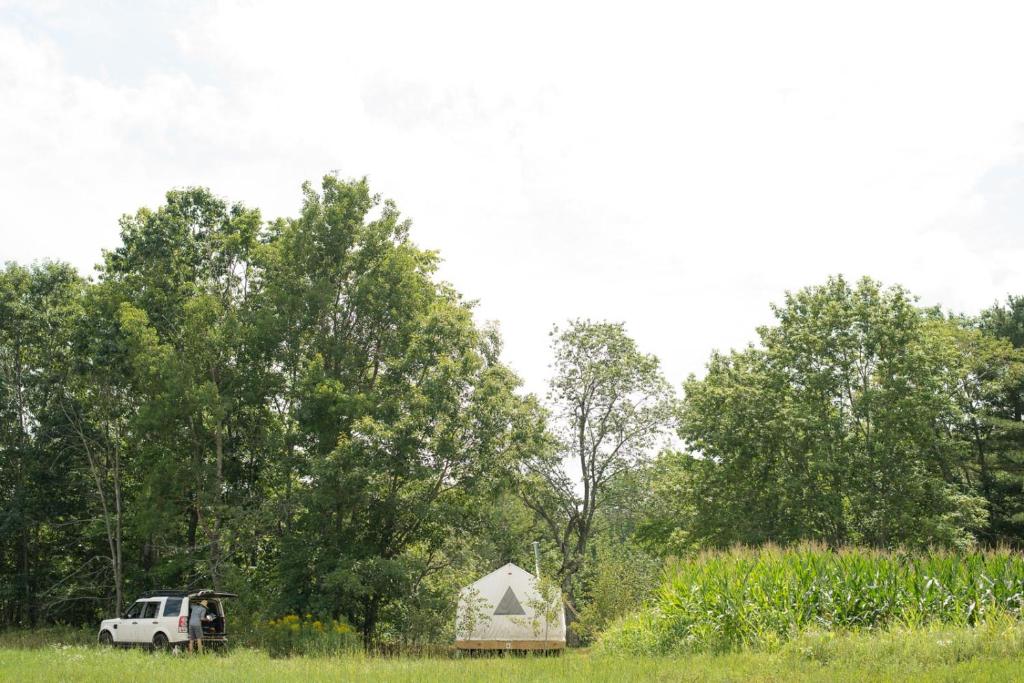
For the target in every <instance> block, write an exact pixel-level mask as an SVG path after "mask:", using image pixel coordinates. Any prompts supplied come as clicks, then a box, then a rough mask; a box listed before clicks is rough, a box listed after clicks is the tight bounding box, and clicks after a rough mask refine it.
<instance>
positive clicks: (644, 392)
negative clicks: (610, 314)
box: [519, 320, 674, 623]
mask: <svg viewBox="0 0 1024 683" xmlns="http://www.w3.org/2000/svg"><path fill="white" fill-rule="evenodd" d="M552 336H553V339H554V341H553V344H552V349H553V351H554V356H555V363H554V369H555V375H554V377H553V378H552V379H551V383H550V391H549V393H548V400H549V401H550V403H551V405H552V414H553V415H552V416H553V420H554V424H555V427H554V430H553V434H552V437H553V440H552V442H551V443H550V444H549V447H548V448H542V449H538V451H536V452H535V453H534V457H532V458H530V459H529V460H527V461H525V462H524V464H523V466H522V479H521V482H520V485H519V490H520V495H521V496H522V498H523V501H524V502H525V503H526V505H527V506H528V507H529V508H530V509H531V510H533V511H534V512H535V513H536V514H537V516H538V517H539V518H540V519H541V520H542V521H543V524H544V526H545V528H546V532H547V534H548V537H549V540H550V541H551V542H552V543H553V544H554V546H555V547H556V548H557V551H558V555H559V567H558V572H557V574H558V578H559V580H560V581H561V586H562V593H563V596H564V597H565V599H566V601H567V603H568V606H569V608H570V609H569V612H570V614H569V615H568V622H570V623H571V621H572V618H573V615H574V614H575V612H577V611H578V610H577V604H576V593H575V583H574V579H575V578H576V577H577V575H578V574H579V572H580V570H581V569H582V568H583V566H584V563H585V561H586V558H587V548H588V544H589V543H590V541H591V539H592V537H593V535H594V531H595V528H594V521H595V515H596V514H597V513H598V511H599V510H600V509H601V508H602V506H603V505H605V503H606V491H607V490H608V487H609V485H610V484H611V482H613V481H614V480H615V478H616V477H619V476H621V475H624V474H626V473H628V472H629V471H630V470H632V469H633V468H634V467H636V465H637V464H638V463H641V462H643V461H644V460H645V459H646V458H647V457H648V455H649V453H650V451H651V450H652V449H653V448H655V447H656V446H657V444H658V441H659V439H660V438H661V437H662V436H663V435H664V434H665V432H666V430H667V429H668V428H669V427H670V426H671V424H672V420H673V410H674V396H673V392H672V389H671V387H670V386H669V384H668V382H666V381H665V379H664V377H663V376H662V374H661V370H660V367H659V363H658V359H657V358H656V357H655V356H653V355H649V354H644V353H641V352H640V351H639V350H638V349H637V347H636V343H635V342H634V341H633V340H632V339H630V338H629V336H627V335H626V332H625V328H624V326H623V325H622V324H618V323H607V322H597V323H595V322H591V321H588V320H577V321H574V322H572V323H570V324H569V326H568V327H567V328H566V329H564V330H559V329H557V328H556V329H555V330H554V331H553V332H552ZM570 472H571V473H570ZM577 477H578V478H577Z"/></svg>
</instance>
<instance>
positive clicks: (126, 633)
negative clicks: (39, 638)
mask: <svg viewBox="0 0 1024 683" xmlns="http://www.w3.org/2000/svg"><path fill="white" fill-rule="evenodd" d="M234 597H238V596H236V595H235V594H234V593H223V592H219V591H211V590H202V591H195V592H192V593H187V592H185V591H154V592H151V593H146V594H145V595H143V596H142V597H141V598H139V599H138V600H136V601H135V602H134V603H133V604H132V606H131V607H129V608H128V609H127V610H126V611H125V613H124V614H123V615H121V616H120V617H118V618H117V619H104V620H103V621H102V622H100V634H99V641H100V644H101V645H120V646H122V647H130V646H132V645H143V646H146V645H151V646H153V647H154V648H156V649H160V650H162V649H170V648H172V647H176V646H177V645H179V644H181V643H187V642H188V618H189V614H191V610H192V605H195V604H198V603H199V601H200V600H206V603H207V613H208V615H209V616H211V617H213V618H212V619H211V620H209V621H207V622H205V623H204V624H203V643H210V644H216V645H225V644H227V639H228V637H227V633H228V632H227V622H226V621H225V618H224V598H234Z"/></svg>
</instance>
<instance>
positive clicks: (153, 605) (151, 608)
mask: <svg viewBox="0 0 1024 683" xmlns="http://www.w3.org/2000/svg"><path fill="white" fill-rule="evenodd" d="M159 608H160V603H159V602H147V603H146V612H145V614H143V615H142V618H143V619H152V618H153V617H155V616H156V612H157V610H158V609H159Z"/></svg>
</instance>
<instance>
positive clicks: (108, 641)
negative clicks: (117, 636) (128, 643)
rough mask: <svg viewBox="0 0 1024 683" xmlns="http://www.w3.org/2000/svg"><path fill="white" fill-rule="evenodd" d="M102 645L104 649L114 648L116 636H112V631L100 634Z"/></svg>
mask: <svg viewBox="0 0 1024 683" xmlns="http://www.w3.org/2000/svg"><path fill="white" fill-rule="evenodd" d="M100 645H102V646H103V647H112V646H113V645H114V636H112V635H110V631H104V632H103V633H101V634H100Z"/></svg>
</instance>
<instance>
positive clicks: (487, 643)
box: [455, 562, 565, 650]
mask: <svg viewBox="0 0 1024 683" xmlns="http://www.w3.org/2000/svg"><path fill="white" fill-rule="evenodd" d="M545 593H546V595H545ZM455 646H456V647H457V648H459V649H462V650H557V649H562V648H564V647H565V610H564V609H563V607H562V595H561V593H559V591H558V589H557V588H552V589H551V590H549V591H541V590H539V586H538V582H537V577H535V576H534V575H533V574H531V573H530V572H528V571H526V570H525V569H523V568H521V567H517V566H516V565H514V564H512V563H511V562H510V563H508V564H506V565H505V566H504V567H501V568H500V569H496V570H494V571H493V572H491V573H490V574H488V575H487V576H484V577H483V578H481V579H479V580H477V581H475V582H474V583H472V584H470V585H468V586H466V587H465V588H463V589H462V591H461V592H460V593H459V606H458V611H457V616H456V621H455Z"/></svg>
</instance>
